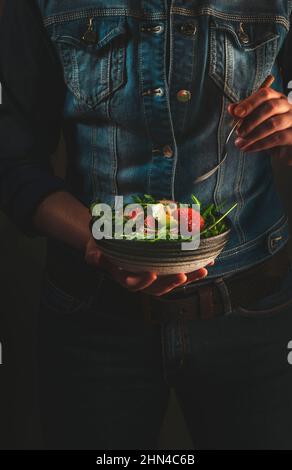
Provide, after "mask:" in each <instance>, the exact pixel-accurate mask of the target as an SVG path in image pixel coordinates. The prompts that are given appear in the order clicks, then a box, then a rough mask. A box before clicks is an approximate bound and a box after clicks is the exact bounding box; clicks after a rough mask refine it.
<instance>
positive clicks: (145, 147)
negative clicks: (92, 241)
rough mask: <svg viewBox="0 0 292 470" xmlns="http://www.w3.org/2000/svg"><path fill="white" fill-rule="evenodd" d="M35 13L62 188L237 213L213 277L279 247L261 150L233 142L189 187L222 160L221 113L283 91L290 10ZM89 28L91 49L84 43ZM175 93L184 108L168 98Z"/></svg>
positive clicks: (237, 3) (50, 6)
mask: <svg viewBox="0 0 292 470" xmlns="http://www.w3.org/2000/svg"><path fill="white" fill-rule="evenodd" d="M38 4H39V8H40V11H41V14H42V17H43V22H44V25H45V27H46V30H47V34H48V36H49V38H50V39H51V41H52V43H53V45H54V48H55V50H56V54H57V57H58V60H59V61H60V62H61V65H62V67H63V72H64V79H65V81H66V85H67V94H66V100H65V106H64V115H63V129H64V136H65V141H66V144H67V150H68V162H69V169H68V182H69V185H70V188H71V190H72V192H73V193H74V194H75V195H76V196H77V197H78V198H79V199H80V200H81V201H82V202H84V203H85V204H86V205H89V204H90V203H91V202H93V201H94V200H95V199H96V198H99V199H101V200H103V201H104V202H108V203H112V202H113V199H114V196H116V195H124V196H125V200H126V201H130V200H131V197H132V196H133V195H142V194H144V193H149V194H153V195H154V196H157V197H164V198H172V199H175V200H177V201H180V202H191V194H192V193H194V194H195V195H196V196H197V197H198V198H199V200H201V201H202V202H203V203H204V204H208V203H211V202H214V203H215V204H217V205H219V206H220V205H221V204H225V205H224V208H226V209H227V208H229V207H231V206H232V205H233V204H234V203H236V202H237V203H238V206H237V207H236V209H235V210H234V211H233V212H232V213H231V215H230V217H231V221H232V232H231V237H230V240H229V242H228V244H227V245H226V247H225V249H224V251H223V252H222V253H221V255H220V256H219V257H218V259H217V262H216V263H215V266H214V267H210V268H209V277H210V278H212V277H217V276H220V275H223V274H228V273H233V272H236V271H238V270H241V269H244V268H247V267H249V266H251V265H253V264H256V263H258V262H260V261H263V260H265V259H267V258H269V257H270V256H271V255H272V254H273V253H275V252H276V251H278V250H279V249H280V248H281V247H282V246H283V245H284V244H285V243H286V242H287V240H288V238H289V231H288V221H287V216H286V214H285V210H284V207H283V204H282V201H281V200H280V198H279V195H278V193H277V189H276V185H275V182H274V179H273V173H272V165H271V158H270V153H269V152H268V151H262V152H259V153H256V154H244V153H243V152H240V150H239V149H237V148H236V147H235V145H234V141H233V140H232V141H231V142H230V143H229V145H228V158H227V160H226V162H225V163H224V165H223V166H221V168H220V169H219V171H218V172H216V173H215V174H214V175H212V176H211V177H210V178H209V179H207V180H205V181H203V182H201V183H197V184H194V180H195V179H196V178H197V177H198V176H200V175H202V174H203V173H205V172H206V171H208V170H209V169H211V168H213V167H214V166H215V165H216V164H217V163H218V162H219V161H220V159H221V158H222V152H223V147H224V140H225V138H226V137H227V135H228V133H229V131H230V128H231V124H232V118H231V116H230V115H229V113H228V112H227V106H228V104H229V103H231V102H236V101H238V100H241V99H243V98H245V97H247V96H248V95H250V94H251V93H252V92H254V91H255V90H256V89H257V88H258V87H259V86H260V85H261V84H262V82H263V81H264V79H265V78H266V76H267V75H268V74H269V73H271V72H272V73H273V74H274V75H275V77H276V80H275V82H274V84H273V87H274V88H275V89H277V90H279V91H284V90H283V83H282V79H281V76H280V71H279V65H278V61H277V57H278V54H279V52H280V50H281V47H282V45H283V43H284V40H285V38H286V36H287V33H288V30H289V17H290V13H291V8H292V4H291V2H289V1H283V0H275V1H273V2H266V1H265V0H258V1H256V2H255V1H251V0H234V1H233V2H218V1H217V0H211V1H202V0H200V1H199V0H173V1H172V2H171V11H170V14H168V13H167V8H166V7H167V2H166V1H163V0H147V1H143V0H119V1H117V0H107V1H105V0H82V1H81V0H74V2H73V1H70V0H63V1H61V2H60V1H57V0H38ZM90 17H92V18H93V30H94V31H95V33H96V37H95V41H94V42H93V43H92V44H91V43H86V42H84V40H82V37H83V35H84V33H85V32H86V31H87V29H88V21H89V18H90ZM240 23H242V25H241V24H240ZM186 25H188V26H191V28H185V26H186ZM241 26H242V28H241ZM149 27H150V28H149ZM190 29H191V30H192V29H193V33H192V34H190ZM168 41H169V48H168V47H167V44H168ZM168 63H169V74H168V70H167V69H168V67H167V64H168ZM153 89H155V90H158V91H157V92H156V93H154V94H153V93H151V91H152V90H153ZM182 89H185V90H189V91H190V92H191V99H190V101H188V102H184V103H182V102H181V101H179V100H178V99H177V92H178V91H179V90H182ZM165 146H170V147H171V148H172V150H173V156H172V157H169V152H165Z"/></svg>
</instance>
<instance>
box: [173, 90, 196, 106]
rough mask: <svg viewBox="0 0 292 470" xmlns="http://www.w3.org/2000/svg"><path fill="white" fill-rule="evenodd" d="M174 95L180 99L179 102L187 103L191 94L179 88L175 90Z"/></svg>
mask: <svg viewBox="0 0 292 470" xmlns="http://www.w3.org/2000/svg"><path fill="white" fill-rule="evenodd" d="M176 96H177V99H178V101H180V102H181V103H187V102H188V101H190V99H191V97H192V94H191V92H190V91H188V90H180V91H178V92H177V95H176Z"/></svg>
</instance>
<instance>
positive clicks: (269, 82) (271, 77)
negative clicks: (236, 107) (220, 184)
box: [194, 75, 275, 184]
mask: <svg viewBox="0 0 292 470" xmlns="http://www.w3.org/2000/svg"><path fill="white" fill-rule="evenodd" d="M274 80H275V77H274V75H268V76H267V78H266V79H265V81H264V82H263V84H262V85H261V86H260V88H268V87H270V86H271V85H272V83H273V82H274ZM241 121H242V118H239V119H237V120H236V121H233V124H232V128H231V130H230V132H229V134H228V136H227V137H226V139H225V142H224V152H223V154H224V156H223V158H222V160H221V161H220V162H219V163H218V165H216V166H215V167H214V168H212V170H209V171H208V172H207V173H204V174H203V175H201V176H198V177H197V178H196V179H195V181H194V184H196V183H200V182H201V181H204V180H206V179H207V178H209V177H210V176H212V175H213V174H214V173H215V172H216V171H217V170H218V169H219V168H220V166H221V165H223V163H224V162H225V160H226V158H227V155H228V152H227V148H226V147H227V144H228V142H229V141H230V139H231V137H232V135H233V133H234V131H235V130H236V129H237V127H238V126H239V124H240V123H241Z"/></svg>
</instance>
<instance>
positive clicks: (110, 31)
mask: <svg viewBox="0 0 292 470" xmlns="http://www.w3.org/2000/svg"><path fill="white" fill-rule="evenodd" d="M97 24H98V23H97ZM74 26H76V27H75V28H74ZM82 26H83V27H80V24H79V25H72V24H70V25H67V31H68V33H67V31H66V30H65V28H64V25H63V28H62V34H58V32H56V33H55V34H54V36H53V37H52V39H53V40H54V41H56V42H58V43H63V44H67V45H69V46H73V47H77V48H84V49H86V50H94V51H99V50H100V49H102V48H104V47H105V46H107V45H108V44H109V43H111V42H112V41H113V40H114V39H115V38H117V37H119V36H123V35H125V34H126V24H125V20H124V18H121V19H120V20H119V22H113V21H108V22H105V21H102V23H101V24H100V25H98V27H97V28H96V29H95V28H94V31H96V42H95V43H93V44H90V43H87V42H86V41H84V40H83V39H82V37H83V35H84V34H85V33H86V31H87V28H88V25H87V24H86V22H84V24H83V25H82ZM64 30H65V31H64Z"/></svg>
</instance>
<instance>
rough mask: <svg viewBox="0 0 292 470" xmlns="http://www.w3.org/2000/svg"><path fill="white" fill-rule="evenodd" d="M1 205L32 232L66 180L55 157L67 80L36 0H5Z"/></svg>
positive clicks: (0, 63)
mask: <svg viewBox="0 0 292 470" xmlns="http://www.w3.org/2000/svg"><path fill="white" fill-rule="evenodd" d="M0 83H1V88H0V92H1V96H0V99H1V101H0V207H1V209H2V210H3V211H4V212H5V213H6V214H7V215H8V216H9V218H10V219H12V220H13V221H14V222H15V223H16V225H17V226H18V227H20V228H21V230H23V231H24V232H25V233H26V234H28V235H31V236H34V235H37V232H36V231H35V230H34V228H33V225H32V216H33V213H34V211H35V209H36V208H37V205H38V204H39V203H40V201H41V200H42V199H43V198H44V197H46V196H47V195H48V194H49V193H52V192H55V191H58V190H63V189H66V188H65V183H64V181H63V180H62V179H60V178H58V177H56V176H55V175H54V173H53V170H52V167H51V164H50V156H51V155H52V153H53V152H54V151H55V150H56V147H57V145H58V142H59V137H60V129H61V119H62V107H63V100H64V81H63V77H62V71H61V68H60V66H59V64H58V62H57V59H56V57H55V54H54V51H53V47H52V45H51V43H50V41H49V39H48V38H47V36H46V31H45V28H44V27H43V24H42V20H41V16H40V13H39V11H38V8H37V7H36V5H35V4H34V1H33V0H5V3H4V8H3V11H2V15H1V18H0Z"/></svg>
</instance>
